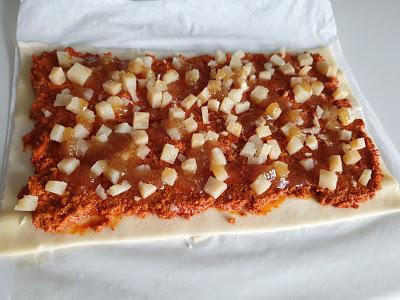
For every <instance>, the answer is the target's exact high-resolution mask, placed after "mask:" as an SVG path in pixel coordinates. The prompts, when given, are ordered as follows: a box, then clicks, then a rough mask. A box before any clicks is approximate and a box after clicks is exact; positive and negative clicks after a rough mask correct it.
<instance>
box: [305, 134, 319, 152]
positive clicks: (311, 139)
mask: <svg viewBox="0 0 400 300" xmlns="http://www.w3.org/2000/svg"><path fill="white" fill-rule="evenodd" d="M304 141H305V143H306V146H307V147H308V148H310V149H311V150H317V149H318V140H317V138H316V137H315V135H312V134H311V135H309V136H307V137H306V139H305V140H304Z"/></svg>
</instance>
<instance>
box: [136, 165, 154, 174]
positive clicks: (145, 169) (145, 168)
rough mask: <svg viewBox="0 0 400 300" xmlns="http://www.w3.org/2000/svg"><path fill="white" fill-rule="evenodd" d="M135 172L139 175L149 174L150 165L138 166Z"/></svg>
mask: <svg viewBox="0 0 400 300" xmlns="http://www.w3.org/2000/svg"><path fill="white" fill-rule="evenodd" d="M136 171H137V172H139V173H149V172H150V171H151V168H150V165H147V164H146V165H139V166H137V167H136Z"/></svg>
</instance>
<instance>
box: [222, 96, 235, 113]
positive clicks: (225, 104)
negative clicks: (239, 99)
mask: <svg viewBox="0 0 400 300" xmlns="http://www.w3.org/2000/svg"><path fill="white" fill-rule="evenodd" d="M234 106H235V103H234V102H233V101H232V99H230V98H229V97H225V98H224V100H222V103H221V105H220V107H219V110H220V111H222V112H223V113H226V114H228V115H229V114H230V113H231V110H232V108H233V107H234Z"/></svg>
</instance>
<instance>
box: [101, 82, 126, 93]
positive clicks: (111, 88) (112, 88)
mask: <svg viewBox="0 0 400 300" xmlns="http://www.w3.org/2000/svg"><path fill="white" fill-rule="evenodd" d="M103 89H104V91H105V92H106V93H108V94H110V95H113V96H115V95H117V94H118V93H119V92H120V91H121V90H122V83H121V82H119V81H114V80H107V81H106V82H104V83H103Z"/></svg>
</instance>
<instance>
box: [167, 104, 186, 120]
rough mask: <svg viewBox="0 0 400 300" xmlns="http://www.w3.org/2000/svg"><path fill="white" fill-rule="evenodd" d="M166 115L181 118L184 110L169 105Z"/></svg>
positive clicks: (183, 115)
mask: <svg viewBox="0 0 400 300" xmlns="http://www.w3.org/2000/svg"><path fill="white" fill-rule="evenodd" d="M168 117H170V118H174V119H177V120H183V119H185V112H184V111H183V110H182V109H181V108H179V107H171V108H170V109H169V111H168Z"/></svg>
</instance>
